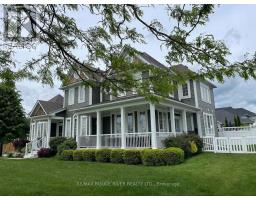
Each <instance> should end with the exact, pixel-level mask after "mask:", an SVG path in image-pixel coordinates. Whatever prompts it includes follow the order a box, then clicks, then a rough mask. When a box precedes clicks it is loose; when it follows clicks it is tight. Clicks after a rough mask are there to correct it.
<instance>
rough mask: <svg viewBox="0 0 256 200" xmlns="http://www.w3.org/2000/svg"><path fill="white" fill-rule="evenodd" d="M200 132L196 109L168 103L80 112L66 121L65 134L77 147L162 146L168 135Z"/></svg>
mask: <svg viewBox="0 0 256 200" xmlns="http://www.w3.org/2000/svg"><path fill="white" fill-rule="evenodd" d="M71 124H73V126H72V125H71ZM198 127H199V128H198ZM199 131H200V120H199V115H198V110H197V109H193V107H189V106H188V107H180V106H174V105H168V104H157V105H156V104H152V103H142V104H138V105H132V106H129V105H126V106H124V105H122V106H119V107H115V108H112V109H111V108H110V109H102V110H97V111H95V110H94V111H93V112H90V111H86V112H79V113H76V114H74V115H73V119H72V118H66V121H65V136H66V137H75V138H76V141H77V144H78V148H98V149H99V148H123V149H125V148H161V147H163V143H162V142H163V140H164V139H165V138H167V137H168V136H176V135H177V134H182V133H186V134H187V133H196V134H200V133H199Z"/></svg>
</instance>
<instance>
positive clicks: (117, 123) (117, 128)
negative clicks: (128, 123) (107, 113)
mask: <svg viewBox="0 0 256 200" xmlns="http://www.w3.org/2000/svg"><path fill="white" fill-rule="evenodd" d="M116 133H121V115H116Z"/></svg>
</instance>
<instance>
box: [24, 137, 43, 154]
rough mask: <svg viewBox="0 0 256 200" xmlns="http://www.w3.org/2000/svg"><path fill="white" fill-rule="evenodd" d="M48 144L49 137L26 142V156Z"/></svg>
mask: <svg viewBox="0 0 256 200" xmlns="http://www.w3.org/2000/svg"><path fill="white" fill-rule="evenodd" d="M47 146H48V144H47V137H42V138H35V139H33V140H32V141H30V142H28V143H26V147H25V156H27V155H29V154H31V153H33V151H38V150H39V149H41V148H46V147H47Z"/></svg>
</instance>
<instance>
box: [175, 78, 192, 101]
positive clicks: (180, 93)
mask: <svg viewBox="0 0 256 200" xmlns="http://www.w3.org/2000/svg"><path fill="white" fill-rule="evenodd" d="M184 84H186V85H187V88H188V95H185V96H184V95H183V87H182V86H183V85H184ZM184 84H182V85H178V91H179V92H178V94H179V99H189V98H191V89H190V80H187V81H186V83H184Z"/></svg>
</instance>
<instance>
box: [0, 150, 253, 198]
mask: <svg viewBox="0 0 256 200" xmlns="http://www.w3.org/2000/svg"><path fill="white" fill-rule="evenodd" d="M255 169H256V155H238V154H236V155H235V154H213V153H203V154H201V155H198V156H196V157H194V158H191V159H188V160H186V161H185V163H183V164H181V165H177V166H163V167H146V166H142V165H138V166H134V165H130V166H128V165H125V164H111V163H96V162H95V163H93V162H85V161H60V160H58V159H56V158H48V159H32V160H7V159H0V174H1V175H0V195H256V170H255Z"/></svg>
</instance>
